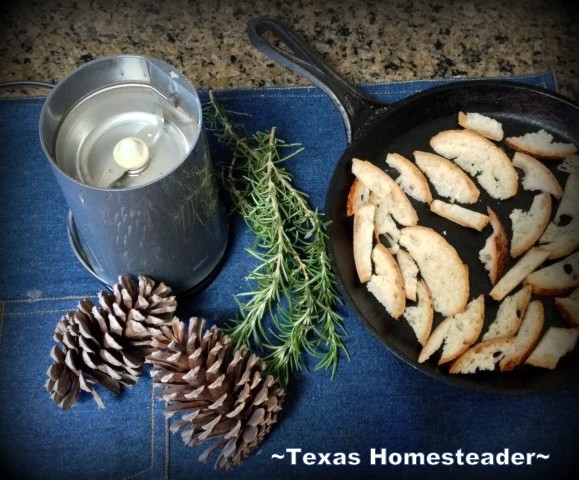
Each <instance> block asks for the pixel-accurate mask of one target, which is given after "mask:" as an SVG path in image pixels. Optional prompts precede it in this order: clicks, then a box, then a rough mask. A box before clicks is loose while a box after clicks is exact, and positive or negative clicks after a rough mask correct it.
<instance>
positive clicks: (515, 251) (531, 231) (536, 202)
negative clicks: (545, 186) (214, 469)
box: [509, 193, 551, 258]
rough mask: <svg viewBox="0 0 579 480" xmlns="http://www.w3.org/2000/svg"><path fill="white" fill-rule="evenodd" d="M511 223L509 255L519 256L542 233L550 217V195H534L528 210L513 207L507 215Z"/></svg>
mask: <svg viewBox="0 0 579 480" xmlns="http://www.w3.org/2000/svg"><path fill="white" fill-rule="evenodd" d="M509 218H510V219H511V224H512V231H513V238H512V239H511V256H512V257H513V258H518V257H520V256H521V255H522V254H523V253H525V252H526V251H527V250H528V249H529V248H531V247H532V246H533V245H534V244H535V243H536V242H537V240H539V238H540V237H541V235H543V232H544V231H545V228H547V225H548V224H549V220H550V218H551V195H549V194H548V193H540V194H538V195H535V198H534V199H533V203H532V204H531V208H530V209H529V211H527V212H525V211H523V210H521V209H519V208H515V209H514V210H513V211H512V212H511V214H510V215H509Z"/></svg>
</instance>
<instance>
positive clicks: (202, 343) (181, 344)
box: [147, 318, 285, 470]
mask: <svg viewBox="0 0 579 480" xmlns="http://www.w3.org/2000/svg"><path fill="white" fill-rule="evenodd" d="M204 323H205V322H204V320H202V319H199V318H191V319H190V321H189V330H188V332H187V331H185V325H184V324H183V322H180V321H179V320H178V319H177V318H174V319H173V320H172V323H171V326H170V327H164V328H163V334H162V335H160V336H158V337H155V338H154V340H153V347H155V350H154V351H153V353H152V354H151V355H149V357H148V358H147V361H148V362H149V363H152V364H153V366H154V368H153V370H152V371H151V376H152V377H153V381H154V384H155V385H158V386H161V387H162V390H161V398H162V399H163V400H164V401H165V402H166V406H165V416H166V417H167V418H169V417H171V416H173V415H174V414H179V415H180V418H179V419H178V420H175V421H174V422H173V423H172V425H171V431H172V432H173V433H175V432H177V431H179V430H181V437H182V439H183V441H184V442H185V444H187V445H190V446H197V445H199V444H201V443H203V442H205V441H206V440H211V439H214V440H215V442H214V443H213V444H212V445H211V446H210V447H209V448H207V449H206V450H205V451H204V452H203V453H202V454H201V456H200V457H199V460H201V461H202V462H206V461H207V459H208V458H209V457H210V456H211V454H213V453H214V452H215V451H216V450H218V449H219V448H221V447H223V448H222V449H221V452H220V454H219V457H218V458H217V461H216V463H215V468H225V469H227V470H229V469H231V468H233V467H235V466H236V465H238V464H240V463H241V462H242V461H243V460H245V458H247V457H248V456H249V455H250V454H251V453H252V452H253V451H254V450H255V449H256V448H257V447H258V446H259V444H260V443H261V442H262V441H263V439H264V438H265V437H266V435H267V434H268V433H269V431H270V430H271V427H272V425H273V424H274V423H275V422H276V421H277V417H278V412H279V411H280V410H281V409H282V404H283V400H284V397H285V390H284V389H283V388H282V387H281V386H280V384H279V382H278V381H277V380H276V379H275V378H274V377H273V376H271V375H266V374H265V363H264V362H263V360H262V359H261V358H259V357H257V356H256V355H254V354H250V352H249V351H248V349H247V348H246V347H241V348H239V349H237V350H234V348H233V343H232V340H231V338H230V337H229V336H228V335H225V334H224V333H223V332H222V331H221V330H220V329H219V328H217V327H216V326H213V327H211V329H209V330H207V331H205V333H203V326H204Z"/></svg>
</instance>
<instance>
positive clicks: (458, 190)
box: [414, 150, 480, 203]
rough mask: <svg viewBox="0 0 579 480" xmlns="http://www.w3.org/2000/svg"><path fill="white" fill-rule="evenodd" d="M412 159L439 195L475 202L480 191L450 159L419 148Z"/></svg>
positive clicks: (463, 201)
mask: <svg viewBox="0 0 579 480" xmlns="http://www.w3.org/2000/svg"><path fill="white" fill-rule="evenodd" d="M414 159H415V161H416V165H418V166H419V167H420V169H421V170H422V171H423V172H424V173H425V174H426V176H427V177H428V179H429V180H430V182H431V183H432V185H433V186H434V189H435V190H436V193H438V194H439V195H440V196H442V197H445V198H448V199H449V200H450V201H451V202H459V203H475V202H476V201H477V200H478V197H479V195H480V191H479V189H478V188H477V186H476V185H475V183H474V182H473V181H472V180H471V179H470V177H469V176H468V175H467V174H466V173H464V171H462V170H461V169H460V168H459V167H457V166H456V165H455V164H454V163H452V162H451V161H450V160H448V159H446V158H444V157H441V156H440V155H436V154H435V153H430V152H421V151H419V150H417V151H415V152H414Z"/></svg>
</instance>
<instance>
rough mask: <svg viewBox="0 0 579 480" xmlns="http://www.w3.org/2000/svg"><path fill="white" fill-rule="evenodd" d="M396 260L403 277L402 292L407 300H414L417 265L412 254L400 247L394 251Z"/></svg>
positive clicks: (416, 283) (416, 286) (416, 285)
mask: <svg viewBox="0 0 579 480" xmlns="http://www.w3.org/2000/svg"><path fill="white" fill-rule="evenodd" d="M396 260H397V262H398V265H399V266H400V271H401V272H402V278H403V279H404V292H405V294H406V298H407V299H408V300H412V301H413V302H415V301H416V290H417V288H418V265H416V262H415V261H414V259H413V258H412V256H411V255H410V254H409V253H408V252H407V251H406V250H403V249H402V248H400V249H398V251H397V252H396ZM429 295H430V293H429Z"/></svg>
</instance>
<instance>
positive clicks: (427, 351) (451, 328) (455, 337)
mask: <svg viewBox="0 0 579 480" xmlns="http://www.w3.org/2000/svg"><path fill="white" fill-rule="evenodd" d="M483 322H484V297H483V296H482V295H480V296H478V297H477V298H476V299H474V300H472V301H471V302H470V303H469V304H468V305H467V306H466V308H465V309H464V310H463V311H462V312H459V313H456V314H455V315H451V316H450V317H447V318H445V319H444V320H443V321H442V322H441V323H440V324H439V325H438V327H436V328H435V330H434V331H433V332H432V334H431V335H430V337H429V339H428V341H427V342H426V345H424V347H423V348H422V350H421V352H420V355H419V357H418V362H419V363H423V362H425V361H426V360H428V359H429V358H430V357H431V356H432V354H433V353H434V352H436V351H437V350H438V349H439V348H440V347H441V345H443V344H444V346H443V348H442V354H441V357H440V360H439V361H438V364H439V365H442V364H444V363H448V362H450V361H451V360H454V359H455V358H457V357H458V356H459V355H461V354H462V353H463V352H465V351H466V350H468V348H469V347H470V346H471V345H472V344H473V343H474V342H475V341H476V339H477V338H478V336H479V335H480V332H481V330H482V327H483Z"/></svg>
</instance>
